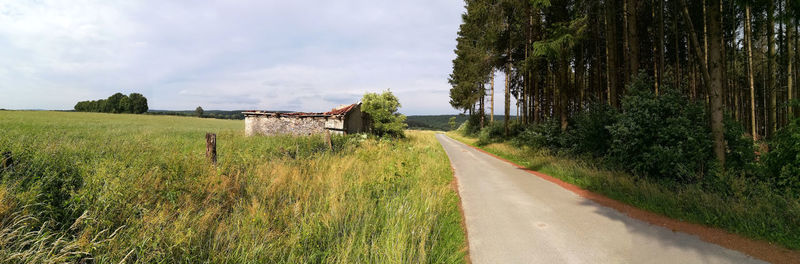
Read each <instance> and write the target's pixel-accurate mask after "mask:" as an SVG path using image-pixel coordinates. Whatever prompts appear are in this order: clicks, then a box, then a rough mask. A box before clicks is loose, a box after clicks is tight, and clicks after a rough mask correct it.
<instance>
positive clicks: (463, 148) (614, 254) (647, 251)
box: [436, 134, 763, 264]
mask: <svg viewBox="0 0 800 264" xmlns="http://www.w3.org/2000/svg"><path fill="white" fill-rule="evenodd" d="M436 138H437V139H438V140H439V142H440V143H441V144H442V146H444V149H445V151H446V152H447V155H448V156H449V157H450V162H451V164H452V165H453V168H454V169H455V174H456V177H457V178H458V184H459V190H458V191H459V193H460V195H461V203H462V206H463V207H464V217H465V218H466V226H467V233H468V237H469V252H470V258H471V260H472V262H473V263H476V264H480V263H763V262H762V261H759V260H756V259H753V258H751V257H749V256H747V255H744V254H742V253H740V252H737V251H733V250H729V249H726V248H723V247H720V246H718V245H715V244H710V243H707V242H703V241H701V240H700V239H699V238H697V237H696V236H692V235H688V234H685V233H679V232H673V231H671V230H668V229H666V228H663V227H659V226H653V225H650V224H648V223H645V222H642V221H639V220H636V219H632V218H629V217H628V216H626V215H624V214H622V213H620V212H618V211H616V210H614V209H611V208H607V207H604V206H601V205H599V204H596V203H595V202H593V201H591V200H588V199H585V198H583V197H580V196H578V195H577V194H575V193H573V192H570V191H568V190H565V189H563V188H561V187H560V186H558V185H556V184H554V183H551V182H549V181H546V180H544V179H541V178H539V177H537V176H535V175H533V174H530V173H528V172H525V171H523V170H520V169H518V168H517V167H514V166H512V165H511V164H508V163H506V162H504V161H501V160H498V159H496V158H494V157H492V156H490V155H487V154H485V153H482V152H480V151H477V150H475V149H473V148H471V147H469V146H467V145H464V144H462V143H460V142H458V141H455V140H453V139H451V138H449V137H447V136H445V135H443V134H437V135H436Z"/></svg>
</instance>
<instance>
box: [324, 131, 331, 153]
mask: <svg viewBox="0 0 800 264" xmlns="http://www.w3.org/2000/svg"><path fill="white" fill-rule="evenodd" d="M325 144H328V149H329V150H330V151H333V142H331V131H330V130H327V129H325Z"/></svg>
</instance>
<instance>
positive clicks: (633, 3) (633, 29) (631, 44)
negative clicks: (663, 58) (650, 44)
mask: <svg viewBox="0 0 800 264" xmlns="http://www.w3.org/2000/svg"><path fill="white" fill-rule="evenodd" d="M627 1H628V2H627V3H628V4H627V7H626V9H627V10H626V11H627V12H626V13H625V16H626V17H627V23H628V69H629V70H630V76H631V78H634V77H635V76H636V74H638V73H639V31H638V26H637V23H636V22H637V20H638V19H637V18H638V14H639V13H638V10H639V8H638V5H639V1H640V0H627ZM629 80H630V79H629Z"/></svg>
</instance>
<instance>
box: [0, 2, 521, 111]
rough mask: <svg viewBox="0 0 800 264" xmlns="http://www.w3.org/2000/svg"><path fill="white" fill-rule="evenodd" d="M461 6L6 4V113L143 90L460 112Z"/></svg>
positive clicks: (0, 20) (183, 100)
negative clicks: (452, 96)
mask: <svg viewBox="0 0 800 264" xmlns="http://www.w3.org/2000/svg"><path fill="white" fill-rule="evenodd" d="M463 12H464V3H463V1H461V0H403V1H396V0H391V1H390V0H386V1H384V0H337V1H323V0H317V1H309V0H293V1H286V0H280V1H274V0H260V1H257V0H253V1H248V0H224V1H222V0H220V1H214V0H210V1H164V0H138V1H130V0H125V1H116V0H70V1H62V0H21V1H11V0H0V108H6V109H54V110H66V109H72V107H73V106H74V105H75V103H76V102H78V101H82V100H96V99H103V98H106V97H108V96H110V95H111V94H113V93H116V92H122V93H125V94H129V93H133V92H137V93H141V94H143V95H144V96H145V97H147V98H148V103H149V106H150V109H158V110H189V109H194V108H195V107H197V106H202V107H203V108H204V109H207V110H210V109H215V110H252V109H258V110H290V111H308V112H322V111H328V110H330V109H331V108H333V107H336V106H338V105H342V104H350V103H354V102H357V101H359V99H360V98H361V96H362V95H363V94H364V93H366V92H382V91H385V90H387V89H389V90H390V91H391V92H392V93H394V94H395V95H396V96H397V97H398V98H399V99H400V103H401V104H402V105H403V107H402V108H401V109H400V112H402V113H404V114H407V115H420V114H454V113H458V112H459V111H458V110H455V109H453V108H452V107H450V104H449V94H448V92H449V89H450V85H449V84H448V83H447V77H448V75H449V74H450V73H451V71H452V60H453V58H455V54H454V53H453V49H455V45H456V42H455V38H456V34H457V31H458V26H459V24H460V23H461V14H462V13H463ZM497 81H498V85H500V86H499V87H500V88H502V81H503V80H502V77H501V76H499V77H498V79H497ZM496 90H497V91H496V93H497V95H496V96H497V98H502V94H501V92H502V89H496ZM497 104H502V101H499V100H498V101H497V103H496V105H497ZM501 108H502V107H498V109H501ZM495 112H496V113H497V111H495ZM512 114H513V113H512Z"/></svg>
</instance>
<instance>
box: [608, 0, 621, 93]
mask: <svg viewBox="0 0 800 264" xmlns="http://www.w3.org/2000/svg"><path fill="white" fill-rule="evenodd" d="M614 1H615V0H606V6H605V12H606V17H605V20H606V21H605V22H606V23H605V24H606V78H607V80H608V87H607V88H606V89H607V93H608V95H607V96H608V104H609V105H611V106H613V107H614V108H619V103H618V102H617V80H618V79H617V77H618V76H619V75H617V71H618V70H619V68H618V67H617V58H618V56H617V26H616V23H615V21H616V10H615V8H614V6H615V5H614V3H615V2H614Z"/></svg>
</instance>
